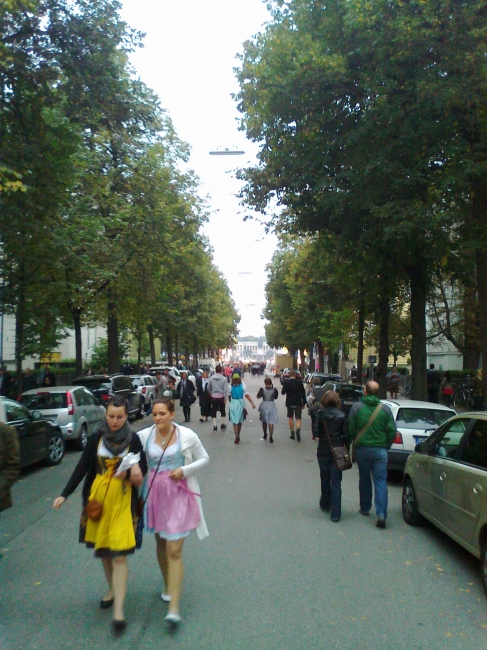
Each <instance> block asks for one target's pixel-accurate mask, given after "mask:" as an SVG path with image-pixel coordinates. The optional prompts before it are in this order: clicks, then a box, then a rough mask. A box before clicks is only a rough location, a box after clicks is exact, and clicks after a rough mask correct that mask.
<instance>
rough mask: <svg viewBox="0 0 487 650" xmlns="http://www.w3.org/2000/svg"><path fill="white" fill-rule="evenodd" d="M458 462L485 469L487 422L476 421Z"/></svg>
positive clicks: (486, 459) (486, 458)
mask: <svg viewBox="0 0 487 650" xmlns="http://www.w3.org/2000/svg"><path fill="white" fill-rule="evenodd" d="M458 460H462V461H464V462H465V463H469V464H470V465H477V467H482V468H484V469H487V420H476V421H475V424H474V426H473V428H472V430H471V432H470V433H469V435H468V438H467V441H466V443H465V446H464V447H463V450H462V452H461V455H460V456H459V458H458Z"/></svg>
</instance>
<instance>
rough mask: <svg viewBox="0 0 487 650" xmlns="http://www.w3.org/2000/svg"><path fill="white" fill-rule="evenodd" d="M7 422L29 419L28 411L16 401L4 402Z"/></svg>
mask: <svg viewBox="0 0 487 650" xmlns="http://www.w3.org/2000/svg"><path fill="white" fill-rule="evenodd" d="M4 404H5V415H6V417H7V422H18V421H19V420H27V419H29V417H30V416H29V411H28V410H27V409H26V408H24V407H23V406H22V405H21V404H17V402H7V401H5V402H4Z"/></svg>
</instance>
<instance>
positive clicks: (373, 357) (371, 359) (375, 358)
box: [369, 354, 377, 363]
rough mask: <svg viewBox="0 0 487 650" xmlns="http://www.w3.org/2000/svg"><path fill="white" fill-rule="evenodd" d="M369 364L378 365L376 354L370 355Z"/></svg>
mask: <svg viewBox="0 0 487 650" xmlns="http://www.w3.org/2000/svg"><path fill="white" fill-rule="evenodd" d="M369 363H377V357H376V356H375V354H371V355H369Z"/></svg>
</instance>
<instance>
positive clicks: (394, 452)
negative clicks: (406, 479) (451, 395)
mask: <svg viewBox="0 0 487 650" xmlns="http://www.w3.org/2000/svg"><path fill="white" fill-rule="evenodd" d="M381 402H382V403H383V404H387V406H388V407H389V408H390V409H391V411H392V415H393V417H394V420H395V422H396V427H397V435H396V437H395V439H394V442H393V444H392V447H391V448H390V449H389V454H388V456H389V458H388V463H387V469H390V470H400V471H401V472H402V471H403V470H404V467H405V465H406V461H407V459H408V456H409V454H410V453H411V452H412V451H414V448H415V447H416V445H417V444H418V443H419V442H423V440H426V439H427V438H428V437H429V436H430V435H431V434H432V433H433V431H435V430H436V429H437V428H438V427H439V426H440V424H443V422H445V421H446V420H448V419H449V418H451V417H452V416H453V415H456V411H454V410H453V409H451V408H448V407H447V406H443V405H442V404H432V403H431V402H420V401H414V400H410V399H394V400H392V399H383V400H381Z"/></svg>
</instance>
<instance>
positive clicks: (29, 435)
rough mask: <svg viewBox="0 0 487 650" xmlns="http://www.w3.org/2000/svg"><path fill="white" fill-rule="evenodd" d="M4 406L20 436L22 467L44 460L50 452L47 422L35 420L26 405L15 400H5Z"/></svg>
mask: <svg viewBox="0 0 487 650" xmlns="http://www.w3.org/2000/svg"><path fill="white" fill-rule="evenodd" d="M4 407H5V416H6V420H7V424H10V425H11V426H13V427H14V428H15V430H16V431H17V435H18V438H19V445H20V465H21V467H26V466H27V465H31V464H32V463H36V462H37V461H39V460H43V459H44V458H45V457H46V456H47V454H48V440H47V436H46V423H45V422H44V421H43V420H34V419H33V418H32V416H31V414H30V412H29V411H28V410H27V409H26V408H25V406H23V405H22V404H19V403H18V402H14V401H13V400H4Z"/></svg>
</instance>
